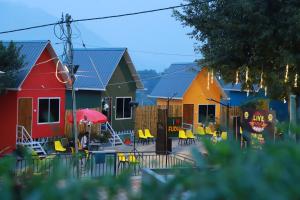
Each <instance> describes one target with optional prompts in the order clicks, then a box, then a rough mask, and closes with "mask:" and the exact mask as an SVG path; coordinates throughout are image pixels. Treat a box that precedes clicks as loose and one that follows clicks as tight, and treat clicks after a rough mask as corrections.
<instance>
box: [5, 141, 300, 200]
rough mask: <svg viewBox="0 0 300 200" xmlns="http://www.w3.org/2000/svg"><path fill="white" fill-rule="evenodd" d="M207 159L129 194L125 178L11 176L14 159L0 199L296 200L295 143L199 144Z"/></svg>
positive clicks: (298, 161)
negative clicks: (244, 147) (247, 146)
mask: <svg viewBox="0 0 300 200" xmlns="http://www.w3.org/2000/svg"><path fill="white" fill-rule="evenodd" d="M205 147H206V150H207V156H203V155H202V154H201V153H200V152H199V151H198V150H195V149H194V150H193V151H192V154H193V156H194V159H195V160H196V166H197V167H196V168H192V167H191V166H190V167H189V168H187V169H188V170H184V171H180V172H177V173H175V176H174V177H173V178H171V179H169V181H167V182H166V183H161V184H158V183H157V182H155V181H152V182H146V183H143V184H142V187H141V191H140V192H139V193H133V188H132V187H131V185H132V184H131V183H130V177H129V175H128V174H122V175H119V176H117V177H103V178H99V179H82V180H74V179H72V178H70V177H69V176H67V175H66V174H67V173H66V172H67V171H68V169H64V167H62V166H61V165H59V163H57V164H54V165H53V166H55V167H56V168H57V170H56V171H55V173H53V174H51V175H50V176H47V177H45V176H39V175H33V174H30V172H27V173H24V174H23V175H22V176H17V177H16V176H14V175H13V173H12V170H11V169H13V167H14V158H13V157H5V158H2V159H0V180H1V181H0V192H1V196H2V197H3V199H15V198H20V199H101V198H102V197H104V196H106V197H107V198H108V199H115V198H121V197H122V198H127V199H298V198H299V196H300V190H299V188H300V170H299V166H300V147H299V146H298V145H297V144H296V143H292V142H281V143H277V144H266V145H264V146H263V148H262V150H255V149H247V150H241V149H240V147H239V144H235V143H226V142H221V143H218V144H216V145H211V144H210V142H205Z"/></svg>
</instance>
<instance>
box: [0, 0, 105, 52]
mask: <svg viewBox="0 0 300 200" xmlns="http://www.w3.org/2000/svg"><path fill="white" fill-rule="evenodd" d="M0 19H2V20H1V23H0V30H1V31H6V30H12V29H17V28H24V27H30V26H34V25H41V24H46V23H53V22H56V21H59V20H60V16H52V15H50V14H48V13H46V12H44V11H43V10H41V9H38V8H32V7H28V6H26V5H24V4H22V3H16V2H4V1H0ZM77 27H79V28H80V33H79V32H78V30H77V29H75V28H74V30H73V33H74V34H76V35H77V36H78V34H81V35H82V37H83V39H84V40H85V41H84V42H85V43H87V44H89V43H93V42H97V44H101V45H103V46H107V45H108V43H107V42H106V41H105V40H104V39H102V38H100V37H99V36H98V35H96V34H95V33H93V32H92V31H90V30H89V29H87V28H86V27H85V26H84V25H81V24H80V25H79V24H77ZM0 40H51V42H52V45H53V46H54V48H55V50H56V51H57V53H58V54H61V53H62V48H63V45H62V44H61V41H60V40H59V39H57V38H56V37H55V35H54V30H53V26H49V27H45V28H39V29H32V30H27V31H20V32H15V33H9V34H2V35H0ZM73 42H74V47H82V46H81V38H80V37H74V38H73Z"/></svg>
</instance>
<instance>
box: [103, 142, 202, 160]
mask: <svg viewBox="0 0 300 200" xmlns="http://www.w3.org/2000/svg"><path fill="white" fill-rule="evenodd" d="M155 145H156V144H155V143H152V142H150V143H149V144H144V145H142V144H136V149H137V150H138V151H141V152H143V151H155ZM192 148H196V149H198V150H199V151H200V152H203V153H204V152H205V149H204V147H203V144H202V143H201V142H200V141H196V143H195V144H188V145H187V144H184V145H178V139H172V152H173V153H180V154H185V155H187V156H191V149H192ZM101 150H116V151H121V152H122V151H124V152H130V151H132V150H133V145H119V146H115V147H111V146H109V147H103V148H102V149H101Z"/></svg>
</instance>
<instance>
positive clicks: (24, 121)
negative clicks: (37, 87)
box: [18, 98, 32, 135]
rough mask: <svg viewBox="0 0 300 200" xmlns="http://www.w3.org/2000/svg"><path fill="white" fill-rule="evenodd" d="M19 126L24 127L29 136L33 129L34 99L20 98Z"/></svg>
mask: <svg viewBox="0 0 300 200" xmlns="http://www.w3.org/2000/svg"><path fill="white" fill-rule="evenodd" d="M18 125H21V126H24V127H25V129H26V130H27V132H28V133H29V135H31V128H32V98H19V101H18Z"/></svg>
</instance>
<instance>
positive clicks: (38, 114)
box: [37, 97, 61, 124]
mask: <svg viewBox="0 0 300 200" xmlns="http://www.w3.org/2000/svg"><path fill="white" fill-rule="evenodd" d="M42 99H48V100H51V99H58V100H59V105H58V109H59V110H58V112H59V113H58V121H57V122H39V121H40V100H42ZM60 104H61V98H60V97H39V98H38V102H37V107H38V110H37V124H59V123H60ZM50 109H51V108H50V107H49V110H50ZM48 114H49V113H48ZM48 117H49V116H48Z"/></svg>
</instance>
